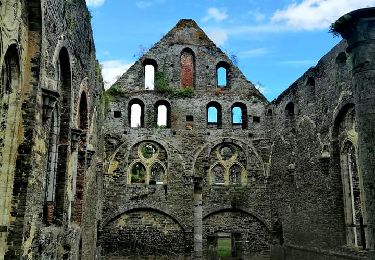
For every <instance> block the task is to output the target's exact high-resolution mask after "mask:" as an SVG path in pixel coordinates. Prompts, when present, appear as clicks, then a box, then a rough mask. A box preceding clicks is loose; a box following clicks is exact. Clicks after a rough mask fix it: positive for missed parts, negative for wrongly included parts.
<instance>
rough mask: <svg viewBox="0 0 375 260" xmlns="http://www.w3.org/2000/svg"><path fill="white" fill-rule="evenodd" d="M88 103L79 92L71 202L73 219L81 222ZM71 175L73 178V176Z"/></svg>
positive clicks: (85, 96) (83, 93) (84, 95)
mask: <svg viewBox="0 0 375 260" xmlns="http://www.w3.org/2000/svg"><path fill="white" fill-rule="evenodd" d="M87 108H88V104H87V95H86V92H84V91H83V92H82V93H81V98H80V102H79V112H78V116H79V128H80V129H81V130H82V134H81V138H80V142H79V147H78V161H77V172H76V176H74V177H75V178H76V180H75V182H73V185H76V187H73V191H75V194H74V203H73V210H72V212H73V221H74V222H76V223H79V224H80V223H81V220H82V213H83V196H84V190H85V177H86V143H87V136H86V134H87V129H88V110H87ZM74 177H73V178H74Z"/></svg>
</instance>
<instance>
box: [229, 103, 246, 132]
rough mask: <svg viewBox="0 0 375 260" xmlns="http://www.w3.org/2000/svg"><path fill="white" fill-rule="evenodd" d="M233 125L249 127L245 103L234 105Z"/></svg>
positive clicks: (243, 127) (232, 110)
mask: <svg viewBox="0 0 375 260" xmlns="http://www.w3.org/2000/svg"><path fill="white" fill-rule="evenodd" d="M231 112H232V113H231V114H232V126H235V127H236V126H240V127H241V128H242V129H246V128H247V110H246V106H245V104H242V103H235V104H233V105H232V109H231Z"/></svg>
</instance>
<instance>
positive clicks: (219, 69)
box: [216, 61, 229, 88]
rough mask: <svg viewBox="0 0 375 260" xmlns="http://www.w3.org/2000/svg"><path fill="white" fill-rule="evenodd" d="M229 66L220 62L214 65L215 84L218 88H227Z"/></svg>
mask: <svg viewBox="0 0 375 260" xmlns="http://www.w3.org/2000/svg"><path fill="white" fill-rule="evenodd" d="M228 70H229V64H228V63H226V62H224V61H221V62H219V63H218V64H217V65H216V84H217V87H218V88H226V87H228Z"/></svg>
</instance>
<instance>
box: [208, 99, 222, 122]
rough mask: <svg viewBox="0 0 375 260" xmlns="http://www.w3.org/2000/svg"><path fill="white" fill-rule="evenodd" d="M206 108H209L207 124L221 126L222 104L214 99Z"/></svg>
mask: <svg viewBox="0 0 375 260" xmlns="http://www.w3.org/2000/svg"><path fill="white" fill-rule="evenodd" d="M206 109H207V126H208V127H210V126H212V127H218V128H221V126H222V111H221V105H220V104H219V103H217V102H214V101H213V102H210V103H208V104H207V108H206Z"/></svg>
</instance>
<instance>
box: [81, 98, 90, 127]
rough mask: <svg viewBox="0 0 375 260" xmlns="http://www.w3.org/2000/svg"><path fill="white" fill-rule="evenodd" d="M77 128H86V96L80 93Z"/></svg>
mask: <svg viewBox="0 0 375 260" xmlns="http://www.w3.org/2000/svg"><path fill="white" fill-rule="evenodd" d="M79 128H80V129H81V130H86V129H87V128H88V111H87V96H86V93H85V92H82V94H81V100H80V101H79Z"/></svg>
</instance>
